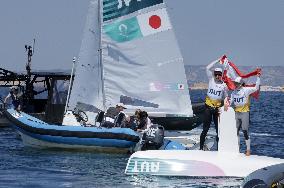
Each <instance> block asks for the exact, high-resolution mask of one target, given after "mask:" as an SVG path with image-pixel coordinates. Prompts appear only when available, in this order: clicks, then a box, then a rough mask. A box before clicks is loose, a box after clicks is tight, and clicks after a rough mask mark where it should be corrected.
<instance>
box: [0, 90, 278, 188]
mask: <svg viewBox="0 0 284 188" xmlns="http://www.w3.org/2000/svg"><path fill="white" fill-rule="evenodd" d="M204 96H205V91H193V92H192V96H191V97H192V101H198V100H201V99H203V98H204ZM250 132H251V139H252V146H251V147H252V153H253V154H257V155H267V156H271V157H280V158H284V145H283V143H284V93H280V92H262V93H261V96H260V99H259V100H258V101H255V100H254V101H253V103H252V111H251V126H250ZM242 144H243V147H242V151H244V143H242ZM128 157H129V156H128V155H110V154H96V153H92V152H83V153H82V152H71V151H56V150H39V149H33V148H27V147H24V146H23V144H22V142H21V140H20V139H19V137H17V134H16V133H15V132H14V130H13V129H11V128H0V187H238V186H239V185H240V184H241V182H242V179H240V178H239V179H237V178H228V179H225V178H177V177H151V176H142V177H141V176H126V175H125V174H124V168H125V166H126V163H127V160H128Z"/></svg>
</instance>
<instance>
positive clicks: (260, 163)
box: [125, 108, 284, 177]
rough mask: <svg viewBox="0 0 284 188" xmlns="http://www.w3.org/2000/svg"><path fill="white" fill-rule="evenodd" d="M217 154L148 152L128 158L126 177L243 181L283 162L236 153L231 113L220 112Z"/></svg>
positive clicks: (137, 153) (208, 152)
mask: <svg viewBox="0 0 284 188" xmlns="http://www.w3.org/2000/svg"><path fill="white" fill-rule="evenodd" d="M218 135H219V143H218V151H202V150H163V151H162V150H152V151H139V152H136V153H134V154H132V155H131V157H130V158H129V160H128V164H127V167H126V170H125V173H126V174H151V175H160V176H198V177H246V176H248V175H249V174H251V173H252V172H254V171H256V170H259V169H261V168H264V167H268V166H271V165H277V164H281V163H284V159H278V158H272V157H266V156H257V155H251V156H246V155H244V154H241V153H239V146H238V139H237V130H236V123H235V113H234V110H233V109H232V108H229V109H228V111H224V109H221V114H220V119H219V133H218Z"/></svg>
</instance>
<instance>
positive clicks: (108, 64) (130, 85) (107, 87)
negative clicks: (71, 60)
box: [69, 0, 193, 117]
mask: <svg viewBox="0 0 284 188" xmlns="http://www.w3.org/2000/svg"><path fill="white" fill-rule="evenodd" d="M100 7H101V8H102V9H101V10H100ZM100 14H102V15H101V16H100ZM100 49H101V51H100ZM75 75H76V76H75V79H74V83H73V87H72V90H71V95H70V100H69V109H74V108H75V107H77V108H79V109H81V110H87V111H95V110H97V109H103V110H106V109H107V108H108V107H111V106H115V105H116V104H117V103H118V102H122V103H124V104H125V105H127V107H128V110H129V111H130V112H133V111H134V110H136V109H138V108H139V109H144V110H146V111H147V112H148V113H149V114H150V115H152V116H183V117H190V116H192V115H193V112H192V107H191V101H190V97H189V91H188V87H187V80H186V76H185V69H184V64H183V58H182V55H181V53H180V50H179V47H178V44H177V41H176V38H175V35H174V31H173V28H172V25H171V22H170V19H169V17H168V14H167V10H166V7H165V4H164V3H163V0H152V1H145V0H141V1H136V0H127V1H126V0H103V1H99V0H94V1H92V2H91V6H90V9H89V13H88V19H87V23H86V28H85V31H84V36H83V41H82V46H81V50H80V55H79V63H78V65H77V67H76V72H75ZM92 108H94V109H92Z"/></svg>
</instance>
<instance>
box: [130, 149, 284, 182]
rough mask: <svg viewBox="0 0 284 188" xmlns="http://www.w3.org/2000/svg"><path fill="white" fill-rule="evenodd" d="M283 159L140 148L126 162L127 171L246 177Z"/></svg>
mask: <svg viewBox="0 0 284 188" xmlns="http://www.w3.org/2000/svg"><path fill="white" fill-rule="evenodd" d="M281 163H284V160H283V159H278V158H272V157H265V156H257V155H251V156H245V155H244V154H235V153H223V152H217V151H200V150H180V151H175V150H168V151H159V150H152V151H142V152H136V153H134V154H133V155H132V156H131V157H130V159H129V161H128V164H127V167H126V170H125V173H126V174H151V175H161V176H198V177H246V176H248V175H249V174H250V173H252V172H254V171H256V170H258V169H261V168H264V167H267V166H271V165H276V164H281Z"/></svg>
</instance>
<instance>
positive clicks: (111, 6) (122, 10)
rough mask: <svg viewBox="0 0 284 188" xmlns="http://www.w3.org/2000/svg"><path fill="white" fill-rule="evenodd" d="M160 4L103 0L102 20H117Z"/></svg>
mask: <svg viewBox="0 0 284 188" xmlns="http://www.w3.org/2000/svg"><path fill="white" fill-rule="evenodd" d="M161 3H163V0H104V1H103V20H104V21H107V20H111V19H114V18H118V17H121V16H124V15H127V14H130V13H133V12H136V11H138V10H141V9H143V8H147V7H150V6H153V5H157V4H161Z"/></svg>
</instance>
